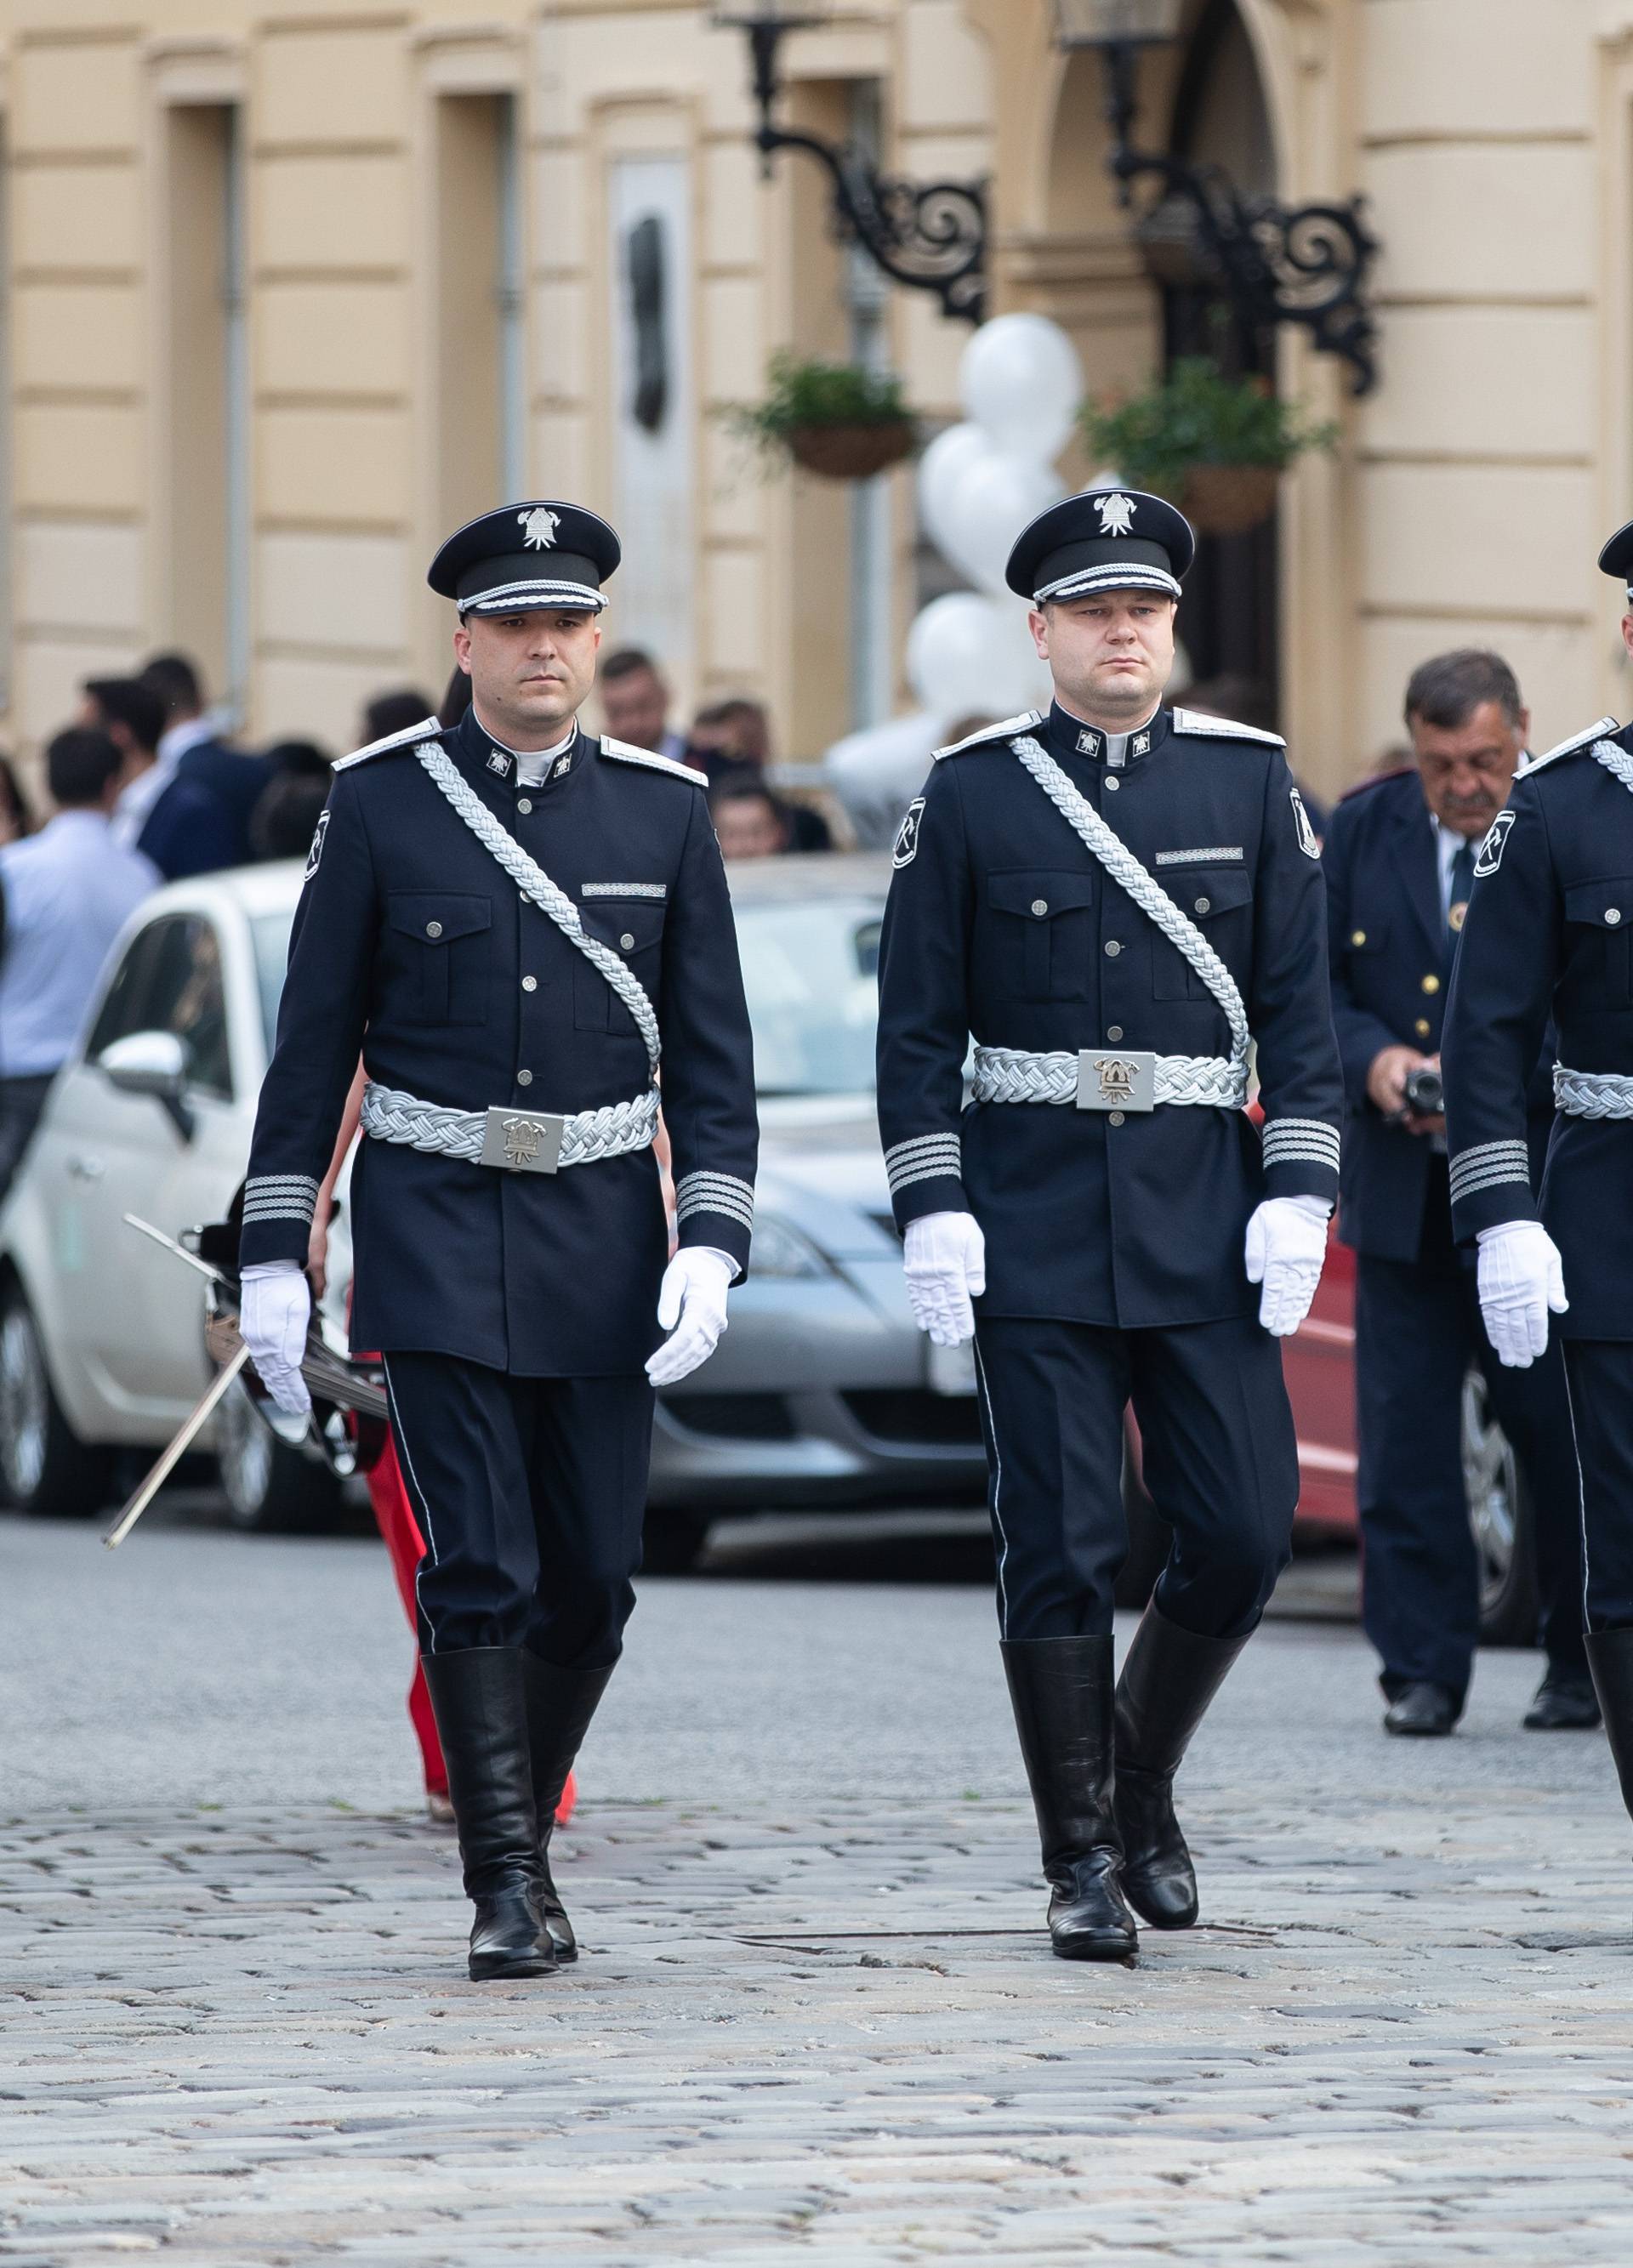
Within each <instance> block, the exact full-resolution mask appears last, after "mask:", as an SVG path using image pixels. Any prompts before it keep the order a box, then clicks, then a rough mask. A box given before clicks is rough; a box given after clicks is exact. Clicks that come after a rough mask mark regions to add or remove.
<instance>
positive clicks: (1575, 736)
mask: <svg viewBox="0 0 1633 2268" xmlns="http://www.w3.org/2000/svg"><path fill="white" fill-rule="evenodd" d="M1621 730H1622V727H1621V725H1618V724H1617V722H1616V720H1615V718H1614V717H1601V718H1600V720H1599V722H1598V724H1597V725H1589V726H1588V728H1587V730H1586V732H1585V733H1572V734H1571V736H1570V739H1569V740H1562V741H1561V742H1560V744H1559V746H1558V747H1556V748H1550V749H1549V750H1548V754H1547V755H1545V756H1533V757H1532V759H1531V762H1529V763H1528V764H1522V765H1521V766H1520V768H1519V771H1518V777H1519V778H1520V779H1529V778H1530V777H1531V775H1532V773H1533V772H1540V771H1541V769H1542V767H1543V765H1544V764H1551V763H1553V762H1555V760H1556V759H1557V758H1558V757H1560V756H1574V755H1575V754H1576V752H1577V750H1578V748H1590V747H1592V745H1593V743H1594V741H1595V740H1603V739H1604V738H1605V736H1606V734H1607V733H1619V732H1620V731H1621Z"/></svg>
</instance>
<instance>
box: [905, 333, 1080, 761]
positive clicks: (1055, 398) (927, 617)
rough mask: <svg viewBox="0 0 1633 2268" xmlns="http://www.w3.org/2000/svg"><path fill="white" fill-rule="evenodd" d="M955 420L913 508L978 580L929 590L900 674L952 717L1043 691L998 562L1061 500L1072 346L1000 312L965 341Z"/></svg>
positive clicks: (1028, 699) (1072, 392) (1012, 706)
mask: <svg viewBox="0 0 1633 2268" xmlns="http://www.w3.org/2000/svg"><path fill="white" fill-rule="evenodd" d="M958 392H959V396H960V399H961V400H962V401H963V404H964V412H965V416H964V423H962V424H958V425H953V426H950V427H949V428H948V430H947V431H945V432H944V433H941V434H938V435H937V437H936V438H935V440H934V441H932V442H931V444H930V446H929V447H928V448H927V450H926V451H925V453H924V455H923V458H922V459H921V460H920V467H919V511H920V518H921V519H922V521H923V524H924V527H925V528H926V530H927V534H929V537H930V540H931V541H932V542H933V543H934V544H935V548H936V549H937V550H938V551H940V552H941V553H942V556H943V557H944V558H946V559H947V560H948V561H950V563H951V564H952V565H953V566H955V567H956V568H957V570H958V571H959V572H960V574H962V575H964V576H965V577H966V578H968V580H969V581H970V582H971V583H972V584H973V585H975V588H974V590H972V591H955V592H952V593H950V594H949V595H948V596H947V597H946V598H943V599H935V600H932V601H931V602H930V604H929V605H928V606H927V607H926V608H924V610H923V612H922V613H921V614H920V615H919V617H918V619H917V620H916V621H915V622H914V623H913V627H912V629H911V630H909V631H908V634H907V657H906V659H907V675H908V681H909V682H910V683H911V684H912V686H913V691H914V693H915V694H916V695H917V696H918V697H919V699H920V701H921V702H922V703H924V706H925V707H926V709H927V710H929V711H931V712H932V713H934V714H935V715H936V716H937V717H940V718H943V719H945V720H947V721H948V722H951V721H953V720H954V719H956V718H959V717H963V716H965V715H968V714H971V713H972V712H979V713H980V714H982V715H985V716H993V715H999V716H1001V715H1004V714H1006V713H1008V712H1009V711H1013V710H1016V709H1024V708H1027V707H1029V706H1030V705H1031V703H1033V702H1034V701H1036V700H1037V699H1038V697H1039V696H1040V695H1043V694H1046V692H1047V689H1048V674H1047V672H1046V670H1045V668H1044V666H1043V664H1042V663H1041V662H1040V661H1039V660H1038V656H1037V653H1036V652H1035V651H1034V650H1033V646H1032V641H1031V633H1030V631H1029V630H1028V629H1027V627H1026V608H1025V604H1024V602H1023V601H1022V600H1018V599H1016V598H1014V597H1013V596H1012V595H1011V594H1010V593H1009V591H1008V590H1007V588H1006V586H1005V584H1004V579H1003V571H1004V563H1005V562H1006V561H1007V560H1008V558H1009V550H1010V547H1011V545H1012V544H1013V543H1014V541H1015V539H1016V536H1017V535H1018V534H1020V532H1021V530H1022V529H1023V527H1025V526H1026V525H1027V523H1028V521H1030V520H1032V519H1036V518H1037V517H1038V513H1039V512H1046V511H1047V510H1048V508H1049V506H1050V505H1051V504H1057V503H1059V501H1060V497H1063V496H1064V495H1065V493H1066V490H1065V486H1064V484H1063V483H1062V482H1061V481H1060V477H1059V475H1057V473H1056V472H1055V469H1054V460H1055V459H1056V458H1057V457H1058V456H1059V455H1060V451H1061V450H1062V448H1064V446H1066V442H1067V439H1068V437H1069V435H1070V433H1071V430H1072V425H1073V422H1074V420H1075V417H1076V415H1077V408H1078V404H1079V403H1080V402H1081V401H1082V400H1083V369H1082V365H1080V363H1079V362H1078V359H1077V352H1076V350H1075V347H1074V346H1073V344H1072V342H1071V341H1070V340H1069V339H1068V337H1067V335H1066V334H1065V332H1064V331H1063V330H1061V329H1060V328H1059V326H1058V325H1057V324H1054V323H1052V322H1050V321H1049V320H1048V318H1047V317H1046V316H1044V315H1024V314H1016V315H999V316H997V317H995V318H994V320H993V321H991V322H990V323H984V324H983V325H982V326H981V328H980V329H979V331H977V332H976V334H975V335H974V337H973V338H972V340H971V342H970V343H969V345H968V347H967V348H966V349H965V350H964V360H963V362H962V364H961V365H960V366H959V372H958Z"/></svg>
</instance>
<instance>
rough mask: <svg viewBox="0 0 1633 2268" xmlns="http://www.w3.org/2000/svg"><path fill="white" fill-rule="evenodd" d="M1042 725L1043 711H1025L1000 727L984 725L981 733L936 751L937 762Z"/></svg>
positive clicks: (1028, 731) (1009, 718)
mask: <svg viewBox="0 0 1633 2268" xmlns="http://www.w3.org/2000/svg"><path fill="white" fill-rule="evenodd" d="M1042 723H1043V711H1042V710H1041V709H1023V711H1021V713H1020V715H1019V716H1018V717H1006V718H1004V719H1003V722H1002V723H1001V724H999V725H982V727H981V729H980V731H979V733H969V734H968V735H967V736H966V737H965V738H964V740H955V741H954V742H953V743H952V745H951V746H950V747H945V748H937V749H935V752H934V753H935V761H936V762H937V763H938V764H939V763H940V762H941V761H942V757H943V756H957V755H962V753H963V752H964V749H965V748H973V747H979V744H980V743H981V742H982V741H983V740H1008V739H1009V735H1010V734H1011V733H1030V732H1031V729H1032V726H1033V725H1041V724H1042Z"/></svg>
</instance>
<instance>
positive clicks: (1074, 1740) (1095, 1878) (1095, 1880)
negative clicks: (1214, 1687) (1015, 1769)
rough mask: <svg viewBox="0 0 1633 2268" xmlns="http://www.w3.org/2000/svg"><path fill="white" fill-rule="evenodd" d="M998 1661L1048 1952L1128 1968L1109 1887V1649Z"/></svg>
mask: <svg viewBox="0 0 1633 2268" xmlns="http://www.w3.org/2000/svg"><path fill="white" fill-rule="evenodd" d="M1002 1651H1003V1667H1004V1674H1005V1675H1006V1676H1007V1677H1008V1678H1009V1699H1010V1702H1011V1703H1012V1705H1013V1706H1014V1709H1015V1725H1016V1731H1017V1732H1018V1733H1019V1734H1020V1736H1021V1754H1022V1755H1023V1757H1024V1758H1025V1759H1026V1777H1027V1778H1028V1779H1029V1780H1030V1781H1031V1789H1032V1805H1033V1808H1034V1809H1035V1810H1036V1811H1037V1814H1038V1836H1039V1837H1040V1838H1041V1840H1042V1843H1043V1867H1044V1876H1045V1879H1046V1881H1047V1882H1048V1885H1049V1938H1050V1942H1051V1943H1052V1945H1053V1948H1054V1950H1055V1951H1056V1952H1057V1953H1058V1954H1059V1955H1060V1957H1061V1959H1062V1960H1063V1961H1132V1960H1133V1959H1134V1955H1135V1954H1136V1953H1137V1952H1138V1950H1139V1944H1140V1940H1139V1938H1138V1936H1137V1934H1136V1933H1135V1930H1134V1916H1133V1915H1132V1914H1131V1913H1130V1912H1129V1911H1128V1907H1127V1902H1126V1900H1125V1899H1124V1896H1123V1893H1122V1889H1121V1886H1120V1884H1119V1881H1118V1874H1119V1869H1120V1867H1121V1866H1122V1850H1121V1846H1120V1845H1119V1842H1118V1839H1117V1822H1116V1818H1115V1816H1114V1815H1113V1812H1112V1641H1111V1639H1110V1638H1023V1639H1015V1640H1008V1641H1006V1642H1005V1644H1004V1646H1003V1649H1002Z"/></svg>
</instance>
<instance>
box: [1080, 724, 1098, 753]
mask: <svg viewBox="0 0 1633 2268" xmlns="http://www.w3.org/2000/svg"><path fill="white" fill-rule="evenodd" d="M1077 753H1078V755H1080V756H1097V755H1099V753H1100V735H1099V734H1098V733H1091V732H1090V730H1089V727H1088V726H1087V725H1084V726H1083V731H1082V732H1081V733H1079V734H1078V735H1077Z"/></svg>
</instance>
